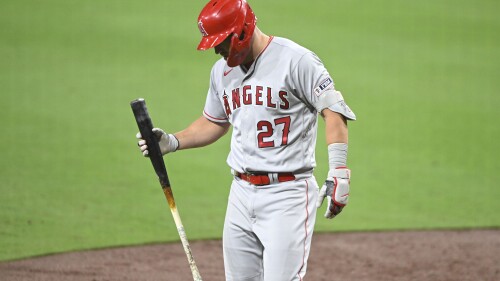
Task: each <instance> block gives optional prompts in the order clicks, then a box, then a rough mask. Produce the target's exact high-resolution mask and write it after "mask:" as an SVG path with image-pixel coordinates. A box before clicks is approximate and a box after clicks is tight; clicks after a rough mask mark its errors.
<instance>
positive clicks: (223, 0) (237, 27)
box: [198, 0, 257, 67]
mask: <svg viewBox="0 0 500 281" xmlns="http://www.w3.org/2000/svg"><path fill="white" fill-rule="evenodd" d="M256 22H257V18H256V17H255V14H254V13H253V11H252V9H251V8H250V6H249V5H248V3H247V2H246V1H245V0H211V1H210V2H208V3H207V5H205V7H204V8H203V10H201V13H200V15H199V16H198V28H199V29H200V32H201V34H202V35H203V38H202V39H201V42H200V44H199V45H198V50H207V49H210V48H213V47H215V46H217V45H219V44H220V43H222V41H224V40H225V39H226V38H227V37H228V36H232V37H231V46H230V48H229V56H228V57H227V65H228V66H231V67H235V66H238V65H240V64H241V63H242V62H243V61H244V60H245V58H246V56H247V55H248V53H249V52H250V44H251V39H252V35H253V32H254V30H255V25H256Z"/></svg>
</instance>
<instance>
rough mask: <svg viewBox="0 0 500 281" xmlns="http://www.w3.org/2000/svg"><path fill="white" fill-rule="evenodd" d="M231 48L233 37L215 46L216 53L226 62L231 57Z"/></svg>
mask: <svg viewBox="0 0 500 281" xmlns="http://www.w3.org/2000/svg"><path fill="white" fill-rule="evenodd" d="M230 47H231V35H229V36H228V37H227V38H226V40H224V41H222V43H220V44H219V45H217V46H215V48H214V49H215V53H216V54H218V55H221V56H222V57H223V58H224V59H225V60H227V57H228V56H229V48H230Z"/></svg>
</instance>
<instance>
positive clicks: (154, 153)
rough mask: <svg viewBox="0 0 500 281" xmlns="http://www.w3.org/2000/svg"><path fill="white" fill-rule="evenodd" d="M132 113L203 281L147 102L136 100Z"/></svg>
mask: <svg viewBox="0 0 500 281" xmlns="http://www.w3.org/2000/svg"><path fill="white" fill-rule="evenodd" d="M130 106H131V107H132V111H133V112H134V116H135V120H136V122H137V126H138V127H139V131H140V132H141V135H142V139H144V140H145V141H146V144H147V146H148V152H149V159H150V160H151V164H153V168H154V170H155V172H156V175H158V180H159V181H160V185H161V188H162V189H163V194H165V198H166V199H167V202H168V205H169V206H170V211H171V212H172V216H173V217H174V221H175V225H176V227H177V232H178V233H179V237H180V238H181V242H182V246H183V248H184V252H185V253H186V256H187V259H188V262H189V267H190V268H191V273H192V274H193V279H194V281H202V280H201V276H200V272H199V271H198V267H197V266H196V263H195V261H194V257H193V254H192V252H191V247H190V246H189V242H188V239H187V236H186V232H185V231H184V226H183V225H182V221H181V217H180V215H179V211H178V210H177V206H176V204H175V200H174V194H173V193H172V188H171V186H170V180H169V179H168V173H167V168H166V166H165V162H164V161H163V155H162V154H161V150H160V145H159V144H158V140H157V139H156V136H155V135H154V133H153V122H152V121H151V118H150V117H149V113H148V109H147V107H146V102H145V101H144V99H136V100H133V101H131V102H130Z"/></svg>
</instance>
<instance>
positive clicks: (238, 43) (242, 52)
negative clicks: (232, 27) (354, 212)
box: [227, 10, 257, 67]
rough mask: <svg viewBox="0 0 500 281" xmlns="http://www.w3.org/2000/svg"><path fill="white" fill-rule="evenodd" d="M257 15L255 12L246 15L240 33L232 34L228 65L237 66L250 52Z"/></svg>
mask: <svg viewBox="0 0 500 281" xmlns="http://www.w3.org/2000/svg"><path fill="white" fill-rule="evenodd" d="M256 20H257V19H256V17H255V15H254V14H253V12H252V11H251V10H250V12H249V13H248V14H247V15H246V19H245V22H244V23H243V27H242V29H241V32H240V34H239V35H238V34H236V33H234V34H232V35H231V36H232V37H231V46H230V48H229V56H228V59H227V65H228V66H230V67H235V66H238V65H240V64H242V63H243V61H244V60H245V58H246V57H247V55H248V53H250V49H251V43H252V42H251V40H252V36H253V33H254V30H255V25H256Z"/></svg>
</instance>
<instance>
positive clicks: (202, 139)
mask: <svg viewBox="0 0 500 281" xmlns="http://www.w3.org/2000/svg"><path fill="white" fill-rule="evenodd" d="M229 126H230V124H229V123H221V124H219V123H214V122H211V121H209V120H207V119H206V118H205V117H204V116H201V117H200V118H198V119H197V120H196V121H194V122H193V123H192V124H191V125H189V126H188V127H187V128H186V129H185V130H182V131H180V132H178V133H176V134H174V135H175V137H176V138H177V139H178V140H179V148H178V149H188V148H195V147H202V146H206V145H209V144H211V143H213V142H215V141H216V140H218V139H219V138H221V137H222V136H223V135H225V134H226V133H227V131H228V130H229Z"/></svg>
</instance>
